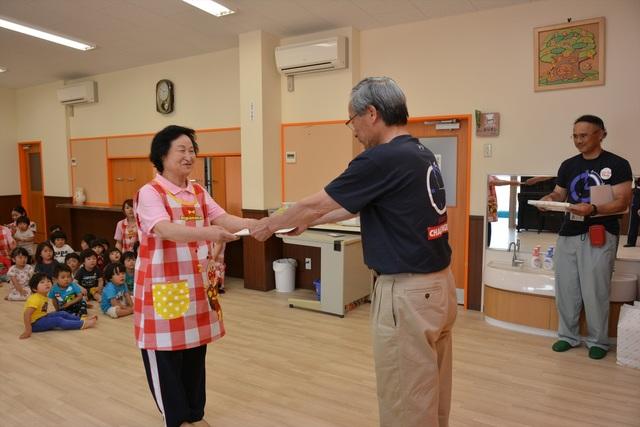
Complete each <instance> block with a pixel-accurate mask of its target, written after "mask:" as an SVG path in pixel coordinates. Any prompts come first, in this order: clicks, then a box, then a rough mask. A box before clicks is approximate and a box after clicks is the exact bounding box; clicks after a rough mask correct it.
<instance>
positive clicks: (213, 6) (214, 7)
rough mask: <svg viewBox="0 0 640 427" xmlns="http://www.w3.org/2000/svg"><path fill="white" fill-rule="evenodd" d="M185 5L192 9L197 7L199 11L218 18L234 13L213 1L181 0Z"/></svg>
mask: <svg viewBox="0 0 640 427" xmlns="http://www.w3.org/2000/svg"><path fill="white" fill-rule="evenodd" d="M182 1H183V2H185V3H188V4H190V5H191V6H193V7H197V8H198V9H200V10H204V11H205V12H207V13H210V14H212V15H214V16H217V17H218V18H219V17H221V16H225V15H231V14H232V13H235V11H233V10H231V9H229V8H228V7H226V6H223V5H221V4H220V3H216V2H214V1H213V0H182Z"/></svg>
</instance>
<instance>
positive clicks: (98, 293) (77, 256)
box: [0, 199, 225, 338]
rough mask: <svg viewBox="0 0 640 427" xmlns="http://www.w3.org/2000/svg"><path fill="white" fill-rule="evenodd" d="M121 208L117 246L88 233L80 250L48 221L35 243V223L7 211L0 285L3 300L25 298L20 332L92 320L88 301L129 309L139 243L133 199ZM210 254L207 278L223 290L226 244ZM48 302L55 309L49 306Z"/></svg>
mask: <svg viewBox="0 0 640 427" xmlns="http://www.w3.org/2000/svg"><path fill="white" fill-rule="evenodd" d="M122 211H123V213H124V214H125V219H123V220H122V221H119V222H118V223H117V224H116V232H115V236H114V239H115V241H116V246H115V247H111V246H110V245H109V242H108V241H107V240H106V239H103V238H96V236H95V235H92V234H87V235H85V236H84V237H83V238H82V241H81V242H80V246H81V250H80V252H79V253H78V252H75V251H74V250H73V248H72V247H71V246H69V244H68V243H67V236H66V234H65V233H64V232H63V231H62V230H61V228H60V227H59V226H55V225H54V226H51V227H49V240H48V241H45V242H41V243H38V244H37V245H36V243H35V232H36V224H35V223H33V222H32V221H30V220H29V218H28V217H27V214H26V211H25V210H24V208H22V207H21V206H18V207H16V208H14V210H13V211H12V212H11V216H12V219H13V222H12V223H10V224H7V225H6V226H3V225H0V286H2V283H3V282H5V283H7V285H8V288H9V292H8V293H7V295H6V296H5V300H7V301H25V305H24V312H23V313H24V314H23V320H24V332H23V333H22V335H20V338H28V337H29V336H31V333H32V332H41V331H48V330H52V329H84V328H90V327H93V326H95V324H96V321H97V317H96V316H89V315H88V312H87V308H92V307H93V306H92V303H91V301H95V302H96V303H97V304H99V308H100V309H101V311H102V312H103V313H104V314H105V315H107V316H109V317H111V318H114V319H116V318H119V317H124V316H128V315H130V314H133V301H132V297H131V295H133V286H134V271H135V264H136V256H137V249H138V244H139V243H138V230H137V226H136V221H135V216H134V214H133V201H132V200H130V199H129V200H126V201H125V202H124V203H123V205H122ZM210 258H211V262H210V265H209V266H208V268H207V270H208V278H209V282H210V284H212V286H215V289H216V291H217V292H218V293H224V292H225V291H224V271H225V263H224V245H218V244H216V245H213V247H212V248H211V257H210ZM49 304H51V306H52V307H53V309H54V310H55V311H51V312H50V310H49V308H50V307H49Z"/></svg>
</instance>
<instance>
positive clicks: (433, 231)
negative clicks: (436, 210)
mask: <svg viewBox="0 0 640 427" xmlns="http://www.w3.org/2000/svg"><path fill="white" fill-rule="evenodd" d="M448 232H449V225H448V224H447V223H446V222H445V223H443V224H438V225H434V226H433V227H429V228H427V239H429V240H434V239H439V238H440V237H442V235H443V234H445V233H448Z"/></svg>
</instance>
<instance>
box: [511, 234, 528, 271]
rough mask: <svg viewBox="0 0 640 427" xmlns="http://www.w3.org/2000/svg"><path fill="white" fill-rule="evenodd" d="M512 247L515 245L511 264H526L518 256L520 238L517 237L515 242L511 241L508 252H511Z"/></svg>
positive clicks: (516, 265)
mask: <svg viewBox="0 0 640 427" xmlns="http://www.w3.org/2000/svg"><path fill="white" fill-rule="evenodd" d="M511 247H513V257H512V258H511V266H512V267H520V266H521V265H522V264H524V260H522V259H520V258H518V252H520V239H516V241H515V242H511V243H509V249H508V252H511Z"/></svg>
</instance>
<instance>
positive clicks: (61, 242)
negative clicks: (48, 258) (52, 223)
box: [49, 230, 73, 264]
mask: <svg viewBox="0 0 640 427" xmlns="http://www.w3.org/2000/svg"><path fill="white" fill-rule="evenodd" d="M49 240H51V243H52V246H53V259H55V260H56V261H57V262H58V263H60V264H64V257H66V256H67V254H70V253H72V252H73V248H72V247H71V246H69V245H67V235H66V234H64V231H62V230H56V231H54V232H53V233H51V236H50V237H49Z"/></svg>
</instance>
